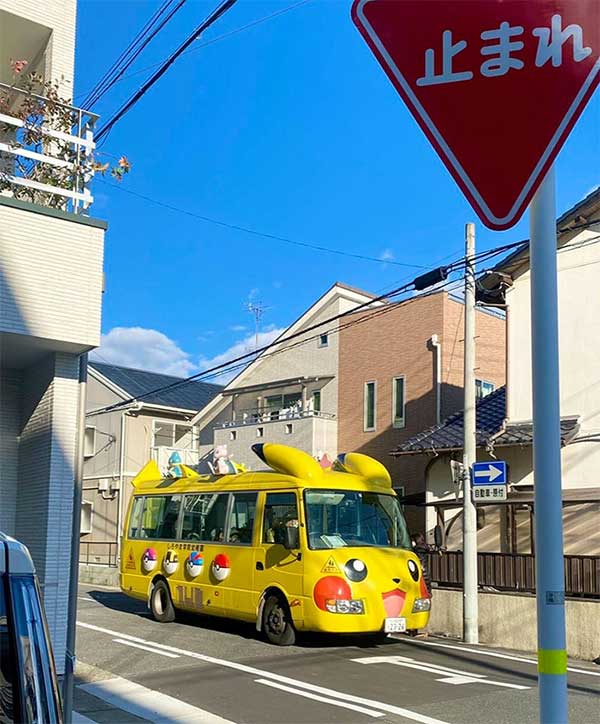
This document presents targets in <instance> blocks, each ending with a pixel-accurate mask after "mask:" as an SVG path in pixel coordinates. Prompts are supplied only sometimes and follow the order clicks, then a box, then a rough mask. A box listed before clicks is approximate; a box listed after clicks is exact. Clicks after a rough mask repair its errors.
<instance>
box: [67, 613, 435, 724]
mask: <svg viewBox="0 0 600 724" xmlns="http://www.w3.org/2000/svg"><path fill="white" fill-rule="evenodd" d="M77 625H78V626H80V627H82V628H87V629H90V630H91V631H98V632H100V633H105V634H108V635H109V636H113V637H117V638H122V639H127V641H135V642H136V643H140V644H149V645H150V646H154V647H155V648H157V649H162V650H163V651H171V652H172V653H175V654H181V655H182V656H189V657H190V658H193V659H198V660H199V661H204V662H206V663H207V664H214V665H216V666H223V667H226V668H228V669H236V670H237V671H243V672H244V673H246V674H250V675H251V676H253V677H256V676H258V677H260V678H263V677H264V678H266V679H271V680H272V681H279V682H280V683H283V684H289V685H291V686H295V687H298V688H300V689H307V690H308V691H314V692H316V693H317V694H323V695H325V696H330V697H333V698H336V699H341V700H342V701H349V702H352V703H353V704H364V705H366V706H370V707H372V708H373V709H375V710H381V711H385V712H388V713H389V714H396V715H397V716H403V717H404V718H405V719H411V720H412V721H417V722H420V723H421V724H448V723H447V722H444V721H442V720H441V719H434V718H433V717H430V716H426V715H425V714H419V713H418V712H416V711H411V710H410V709H404V708H403V707H400V706H393V705H392V704H385V703H384V702H381V701H375V700H373V699H366V698H363V697H361V696H354V695H353V694H345V693H343V692H341V691H335V690H334V689H327V688H325V687H323V686H317V685H316V684H309V683H307V682H304V681H299V680H298V679H292V678H291V677H288V676H281V675H280V674H273V673H271V672H270V671H263V670H262V669H256V668H254V667H253V666H246V665H245V664H240V663H237V662H235V661H227V660H226V659H217V658H215V657H214V656H207V655H206V654H198V653H196V652H195V651H188V650H187V649H181V648H178V647H176V646H167V645H166V644H159V643H155V642H154V641H148V640H147V639H142V638H139V637H138V636H131V635H130V634H123V633H121V632H119V631H113V630H111V629H108V628H102V627H101V626H96V625H94V624H91V623H84V622H83V621H77Z"/></svg>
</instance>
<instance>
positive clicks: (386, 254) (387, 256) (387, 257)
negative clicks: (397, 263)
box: [379, 249, 396, 261]
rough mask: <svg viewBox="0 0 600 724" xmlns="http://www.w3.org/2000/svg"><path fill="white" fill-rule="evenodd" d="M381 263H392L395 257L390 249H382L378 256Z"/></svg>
mask: <svg viewBox="0 0 600 724" xmlns="http://www.w3.org/2000/svg"><path fill="white" fill-rule="evenodd" d="M379 258H380V259H381V261H393V260H394V259H395V258H396V257H395V256H394V252H393V251H392V250H391V249H384V250H383V251H382V252H381V254H380V255H379Z"/></svg>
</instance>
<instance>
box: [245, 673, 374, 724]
mask: <svg viewBox="0 0 600 724" xmlns="http://www.w3.org/2000/svg"><path fill="white" fill-rule="evenodd" d="M255 681H256V683H257V684H265V686H272V687H273V688H275V689H281V690H282V691H287V692H289V693H290V694H297V695H298V696H304V697H306V698H307V699H314V700H315V701H323V702H325V704H331V705H332V706H341V707H342V708H343V709H352V710H353V711H358V712H360V713H361V714H367V715H368V716H372V717H376V718H377V717H380V716H385V714H384V713H383V712H382V711H374V710H373V709H367V708H365V707H364V706H357V705H356V704H347V703H346V702H344V701H338V700H337V699H329V698H328V697H326V696H319V695H318V694H312V693H311V692H310V691H302V690H301V689H294V687H293V686H285V685H284V684H278V683H277V682H276V681H269V680H268V679H255Z"/></svg>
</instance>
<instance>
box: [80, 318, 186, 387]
mask: <svg viewBox="0 0 600 724" xmlns="http://www.w3.org/2000/svg"><path fill="white" fill-rule="evenodd" d="M90 357H91V358H92V359H96V360H97V361H98V362H109V363H111V364H115V365H121V366H123V367H135V368H137V369H143V370H149V371H150V372H162V373H164V374H167V375H175V376H177V377H187V376H188V375H191V374H193V373H194V372H197V371H198V366H197V365H195V364H194V363H193V362H192V361H191V360H190V355H189V354H188V353H187V352H185V351H184V350H182V349H181V347H179V346H178V345H177V343H176V342H174V341H173V340H172V339H170V338H169V337H167V335H166V334H163V333H162V332H159V331H158V330H156V329H145V328H144V327H114V328H113V329H111V330H110V331H109V332H108V333H107V334H103V335H102V338H101V340H100V348H99V349H98V350H97V351H96V350H94V351H93V352H91V353H90Z"/></svg>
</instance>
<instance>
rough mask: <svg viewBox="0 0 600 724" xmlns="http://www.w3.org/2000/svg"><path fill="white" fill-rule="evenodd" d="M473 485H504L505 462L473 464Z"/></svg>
mask: <svg viewBox="0 0 600 724" xmlns="http://www.w3.org/2000/svg"><path fill="white" fill-rule="evenodd" d="M472 470H473V485H506V483H507V482H508V476H507V474H506V462H505V461H504V460H494V461H493V462H489V463H473V468H472Z"/></svg>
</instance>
